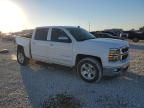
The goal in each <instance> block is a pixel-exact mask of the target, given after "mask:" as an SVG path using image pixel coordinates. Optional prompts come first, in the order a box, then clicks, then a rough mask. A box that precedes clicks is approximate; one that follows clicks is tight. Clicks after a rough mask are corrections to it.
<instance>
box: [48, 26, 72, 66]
mask: <svg viewBox="0 0 144 108" xmlns="http://www.w3.org/2000/svg"><path fill="white" fill-rule="evenodd" d="M50 52H51V58H52V60H53V62H55V63H57V64H64V65H67V66H71V65H72V60H73V45H72V40H71V39H70V37H69V36H68V35H67V33H66V32H65V31H64V30H62V29H60V28H52V31H51V38H50Z"/></svg>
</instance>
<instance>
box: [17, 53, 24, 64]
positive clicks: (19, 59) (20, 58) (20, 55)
mask: <svg viewBox="0 0 144 108" xmlns="http://www.w3.org/2000/svg"><path fill="white" fill-rule="evenodd" d="M24 59H25V57H24V54H23V53H22V52H18V61H19V62H20V63H23V62H24Z"/></svg>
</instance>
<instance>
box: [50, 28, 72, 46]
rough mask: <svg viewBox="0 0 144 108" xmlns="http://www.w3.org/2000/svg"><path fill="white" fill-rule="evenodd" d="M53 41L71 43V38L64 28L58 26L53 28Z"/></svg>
mask: <svg viewBox="0 0 144 108" xmlns="http://www.w3.org/2000/svg"><path fill="white" fill-rule="evenodd" d="M51 41H55V42H63V43H71V39H70V38H69V37H68V36H67V34H66V33H65V32H64V31H63V30H61V29H56V28H53V29H52V33H51Z"/></svg>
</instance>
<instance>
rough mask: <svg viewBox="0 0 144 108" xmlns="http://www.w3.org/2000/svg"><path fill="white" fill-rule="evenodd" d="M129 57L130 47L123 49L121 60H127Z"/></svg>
mask: <svg viewBox="0 0 144 108" xmlns="http://www.w3.org/2000/svg"><path fill="white" fill-rule="evenodd" d="M128 56H129V47H123V48H121V60H125V59H127V58H128Z"/></svg>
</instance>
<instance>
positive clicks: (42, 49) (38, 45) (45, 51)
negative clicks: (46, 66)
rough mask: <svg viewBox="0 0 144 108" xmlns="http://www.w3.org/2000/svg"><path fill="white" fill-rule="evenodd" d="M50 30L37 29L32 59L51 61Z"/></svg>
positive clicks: (33, 41) (33, 42)
mask: <svg viewBox="0 0 144 108" xmlns="http://www.w3.org/2000/svg"><path fill="white" fill-rule="evenodd" d="M49 33H50V32H49V28H38V29H36V32H35V35H34V37H33V39H32V42H31V53H32V58H33V59H36V60H40V61H47V60H49V55H50V50H49V44H48V40H47V39H48V36H49Z"/></svg>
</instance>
